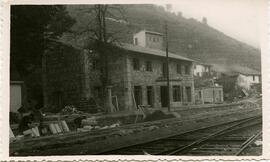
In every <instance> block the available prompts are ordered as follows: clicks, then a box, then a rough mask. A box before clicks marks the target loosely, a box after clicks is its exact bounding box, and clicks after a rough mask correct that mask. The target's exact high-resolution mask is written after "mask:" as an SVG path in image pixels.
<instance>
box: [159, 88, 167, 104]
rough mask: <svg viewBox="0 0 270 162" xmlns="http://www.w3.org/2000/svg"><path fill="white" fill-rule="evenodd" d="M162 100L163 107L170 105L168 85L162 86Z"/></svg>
mask: <svg viewBox="0 0 270 162" xmlns="http://www.w3.org/2000/svg"><path fill="white" fill-rule="evenodd" d="M160 101H161V107H168V88H167V86H160Z"/></svg>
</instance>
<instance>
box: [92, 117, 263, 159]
mask: <svg viewBox="0 0 270 162" xmlns="http://www.w3.org/2000/svg"><path fill="white" fill-rule="evenodd" d="M261 124H262V120H261V116H256V117H249V118H245V119H241V120H237V121H234V122H228V123H225V124H221V125H216V126H211V127H207V128H202V129H197V130H193V131H190V132H186V133H182V134H179V135H173V136H170V137H166V138H162V139H158V140H154V141H150V142H147V143H141V144H136V145H131V146H127V147H123V148H118V149H115V150H109V151H106V152H100V153H97V154H102V155H143V154H150V155H198V156H199V155H208V156H209V155H241V153H242V152H243V151H244V150H245V149H246V148H247V147H248V146H249V145H250V144H251V143H253V142H254V140H256V139H257V138H258V137H259V136H260V135H261V130H260V127H261ZM258 127H259V130H258V131H257V133H255V134H254V132H253V133H250V134H248V135H243V133H241V132H245V131H246V130H250V129H253V128H258Z"/></svg>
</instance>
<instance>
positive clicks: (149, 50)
mask: <svg viewBox="0 0 270 162" xmlns="http://www.w3.org/2000/svg"><path fill="white" fill-rule="evenodd" d="M118 46H119V47H120V48H123V49H125V50H128V51H132V52H138V53H144V54H149V55H155V56H160V57H166V52H165V51H162V50H158V49H152V48H147V47H142V46H136V45H133V44H128V43H121V45H118ZM169 58H174V59H179V60H185V61H192V62H193V61H194V60H192V59H190V58H187V57H183V56H181V55H177V54H174V53H171V52H169Z"/></svg>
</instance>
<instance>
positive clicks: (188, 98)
mask: <svg viewBox="0 0 270 162" xmlns="http://www.w3.org/2000/svg"><path fill="white" fill-rule="evenodd" d="M186 95H187V102H191V87H186Z"/></svg>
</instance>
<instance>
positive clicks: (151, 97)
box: [147, 86, 154, 107]
mask: <svg viewBox="0 0 270 162" xmlns="http://www.w3.org/2000/svg"><path fill="white" fill-rule="evenodd" d="M153 100H154V92H153V87H152V86H147V104H148V105H150V106H151V107H153V105H154V104H153Z"/></svg>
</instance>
